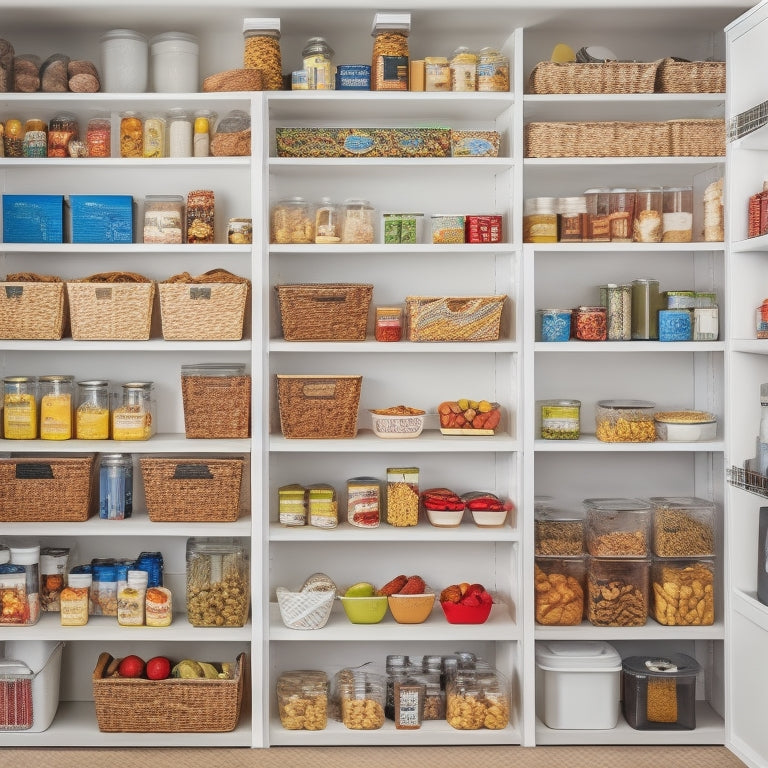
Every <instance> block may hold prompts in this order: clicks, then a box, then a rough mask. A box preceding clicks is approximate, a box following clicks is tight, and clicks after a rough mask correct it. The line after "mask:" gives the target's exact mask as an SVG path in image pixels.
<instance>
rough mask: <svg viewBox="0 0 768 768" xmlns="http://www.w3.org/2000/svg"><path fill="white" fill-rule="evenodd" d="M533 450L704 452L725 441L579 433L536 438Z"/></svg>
mask: <svg viewBox="0 0 768 768" xmlns="http://www.w3.org/2000/svg"><path fill="white" fill-rule="evenodd" d="M533 447H534V450H535V451H536V452H537V453H538V452H542V453H558V452H561V451H566V452H572V453H581V452H592V451H596V452H597V451H605V452H608V453H615V452H627V451H629V452H635V451H643V452H649V453H670V452H681V451H682V452H686V451H695V452H697V453H698V452H704V453H721V452H723V451H725V443H724V442H723V440H722V439H719V440H701V441H696V442H675V441H671V440H656V441H654V442H653V443H609V442H605V441H603V440H598V439H597V437H595V435H592V434H584V433H582V434H581V437H579V439H578V440H541V439H537V440H535V441H534V443H533Z"/></svg>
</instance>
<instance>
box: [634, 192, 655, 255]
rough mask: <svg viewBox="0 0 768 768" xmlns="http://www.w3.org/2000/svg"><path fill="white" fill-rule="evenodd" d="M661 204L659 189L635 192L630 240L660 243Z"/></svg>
mask: <svg viewBox="0 0 768 768" xmlns="http://www.w3.org/2000/svg"><path fill="white" fill-rule="evenodd" d="M661 204H662V197H661V187H646V188H644V189H638V190H637V195H636V197H635V216H634V222H633V224H632V239H633V240H634V241H635V242H636V243H660V242H661V232H662V227H661Z"/></svg>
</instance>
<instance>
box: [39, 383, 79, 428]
mask: <svg viewBox="0 0 768 768" xmlns="http://www.w3.org/2000/svg"><path fill="white" fill-rule="evenodd" d="M74 379H75V377H74V376H41V377H40V378H39V379H38V385H39V391H40V438H41V439H42V440H69V439H70V438H71V437H73V434H74V429H73V424H74V412H75V397H74V395H75V393H74Z"/></svg>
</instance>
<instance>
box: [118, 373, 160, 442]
mask: <svg viewBox="0 0 768 768" xmlns="http://www.w3.org/2000/svg"><path fill="white" fill-rule="evenodd" d="M151 390H152V383H151V382H129V383H127V384H123V398H122V404H121V405H120V406H119V407H117V408H115V409H114V411H113V412H112V439H113V440H149V438H150V436H151V434H152V409H151V399H150V398H151Z"/></svg>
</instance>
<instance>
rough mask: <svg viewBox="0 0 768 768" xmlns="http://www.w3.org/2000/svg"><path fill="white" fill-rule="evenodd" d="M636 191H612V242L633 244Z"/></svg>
mask: <svg viewBox="0 0 768 768" xmlns="http://www.w3.org/2000/svg"><path fill="white" fill-rule="evenodd" d="M635 197H636V190H634V189H624V188H617V189H612V190H611V198H610V213H609V216H608V218H609V222H610V228H611V242H614V243H631V242H632V225H633V221H634V218H635Z"/></svg>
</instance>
